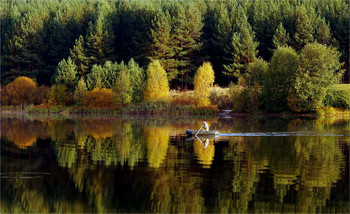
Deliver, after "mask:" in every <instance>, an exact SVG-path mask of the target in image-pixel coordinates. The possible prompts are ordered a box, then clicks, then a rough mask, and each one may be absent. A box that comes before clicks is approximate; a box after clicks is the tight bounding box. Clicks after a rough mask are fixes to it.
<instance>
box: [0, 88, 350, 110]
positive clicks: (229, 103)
mask: <svg viewBox="0 0 350 214" xmlns="http://www.w3.org/2000/svg"><path fill="white" fill-rule="evenodd" d="M239 90H242V89H240V86H238V85H231V86H230V88H221V87H218V86H214V87H213V88H212V90H211V92H210V95H209V100H210V102H211V103H212V105H211V106H209V107H197V106H196V105H195V99H194V91H193V90H188V91H183V92H181V91H175V90H171V91H170V93H169V95H170V99H169V100H168V101H158V102H143V103H140V104H133V105H129V106H124V107H123V106H113V107H111V106H110V107H84V106H52V105H48V104H40V105H33V104H29V105H16V106H12V105H10V106H2V108H1V114H46V115H107V116H118V115H123V114H126V115H218V114H219V115H220V114H222V113H223V110H232V109H234V106H241V105H242V104H240V103H238V102H241V101H242V100H237V99H236V100H234V96H235V93H236V91H239ZM349 95H350V84H339V85H336V86H335V87H334V88H332V90H329V92H328V93H327V95H326V100H325V103H326V104H327V106H325V107H322V108H319V109H317V111H316V112H312V113H293V112H291V111H289V112H288V111H285V112H282V113H268V112H263V111H261V110H258V111H253V112H246V111H236V110H232V111H231V112H229V113H226V112H225V113H224V114H226V115H232V116H247V115H274V116H281V115H287V116H288V115H290V116H350V111H349V107H347V108H346V107H345V108H344V107H343V106H344V104H346V103H347V102H349V99H348V98H347V97H349ZM348 105H349V104H348ZM332 106H333V107H332Z"/></svg>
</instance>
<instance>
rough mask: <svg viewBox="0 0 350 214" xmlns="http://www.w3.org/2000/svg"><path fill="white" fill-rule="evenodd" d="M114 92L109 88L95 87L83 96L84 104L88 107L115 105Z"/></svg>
mask: <svg viewBox="0 0 350 214" xmlns="http://www.w3.org/2000/svg"><path fill="white" fill-rule="evenodd" d="M113 96H114V92H113V91H112V89H107V88H101V89H100V88H94V89H93V90H92V91H88V92H86V93H85V94H84V97H83V106H86V107H111V106H113Z"/></svg>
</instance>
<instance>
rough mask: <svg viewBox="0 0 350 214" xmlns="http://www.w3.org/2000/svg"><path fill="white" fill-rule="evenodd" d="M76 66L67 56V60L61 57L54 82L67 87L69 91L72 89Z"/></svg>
mask: <svg viewBox="0 0 350 214" xmlns="http://www.w3.org/2000/svg"><path fill="white" fill-rule="evenodd" d="M76 75H77V66H76V65H75V64H74V62H73V60H72V59H71V58H70V57H68V60H67V61H66V60H65V59H62V60H61V62H60V63H58V66H57V71H56V78H55V82H56V83H57V84H62V85H65V86H66V87H67V89H68V90H69V91H73V90H74V87H75V85H76V83H77V77H76Z"/></svg>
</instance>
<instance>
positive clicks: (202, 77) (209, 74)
mask: <svg viewBox="0 0 350 214" xmlns="http://www.w3.org/2000/svg"><path fill="white" fill-rule="evenodd" d="M214 80H215V76H214V70H213V68H212V66H211V64H210V62H204V63H203V64H202V66H200V67H199V68H198V70H197V72H196V75H195V76H194V96H195V99H196V100H197V102H196V103H197V106H198V107H204V106H208V105H210V100H209V94H210V91H211V89H212V87H213V84H214Z"/></svg>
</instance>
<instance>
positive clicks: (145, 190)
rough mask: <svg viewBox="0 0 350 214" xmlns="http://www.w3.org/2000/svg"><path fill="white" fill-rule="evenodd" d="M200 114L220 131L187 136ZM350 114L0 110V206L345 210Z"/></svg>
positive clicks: (10, 209) (5, 209) (13, 209)
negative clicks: (110, 114)
mask: <svg viewBox="0 0 350 214" xmlns="http://www.w3.org/2000/svg"><path fill="white" fill-rule="evenodd" d="M203 120H205V121H207V122H208V124H209V125H210V128H211V129H213V130H214V129H215V130H218V131H219V132H220V133H221V134H220V135H219V136H216V137H210V138H205V137H200V138H198V139H196V138H191V137H187V136H186V135H185V130H186V129H198V128H200V127H201V126H202V121H203ZM349 136H350V120H349V119H342V118H329V119H314V118H280V117H270V118H269V117H253V116H251V117H233V118H220V117H214V118H167V117H121V118H107V117H104V118H102V117H100V118H92V117H89V118H88V117H83V118H66V117H63V116H62V117H55V118H47V117H40V116H21V117H10V116H4V115H3V116H2V117H1V200H0V202H1V204H0V206H1V209H0V212H1V213H27V212H34V213H48V212H50V213H57V212H63V213H97V212H98V213H125V212H133V213H140V212H141V213H155V212H157V213H172V212H175V213H315V212H316V213H349V145H350V137H349Z"/></svg>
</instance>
